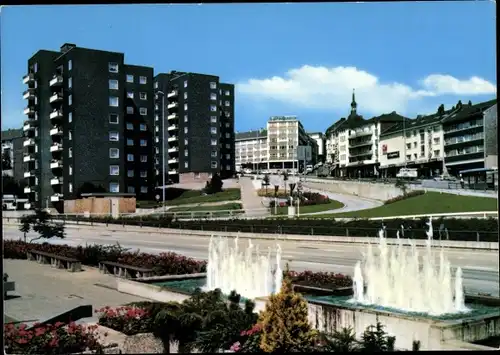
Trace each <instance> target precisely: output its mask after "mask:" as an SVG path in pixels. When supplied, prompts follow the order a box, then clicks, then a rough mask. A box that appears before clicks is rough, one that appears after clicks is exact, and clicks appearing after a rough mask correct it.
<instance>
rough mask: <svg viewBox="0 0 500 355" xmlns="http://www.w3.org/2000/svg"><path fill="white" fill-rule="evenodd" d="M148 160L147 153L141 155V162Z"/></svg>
mask: <svg viewBox="0 0 500 355" xmlns="http://www.w3.org/2000/svg"><path fill="white" fill-rule="evenodd" d="M147 161H148V156H147V155H141V163H146V162H147Z"/></svg>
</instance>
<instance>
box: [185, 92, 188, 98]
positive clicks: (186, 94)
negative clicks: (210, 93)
mask: <svg viewBox="0 0 500 355" xmlns="http://www.w3.org/2000/svg"><path fill="white" fill-rule="evenodd" d="M187 98H188V93H187V92H185V93H184V100H187Z"/></svg>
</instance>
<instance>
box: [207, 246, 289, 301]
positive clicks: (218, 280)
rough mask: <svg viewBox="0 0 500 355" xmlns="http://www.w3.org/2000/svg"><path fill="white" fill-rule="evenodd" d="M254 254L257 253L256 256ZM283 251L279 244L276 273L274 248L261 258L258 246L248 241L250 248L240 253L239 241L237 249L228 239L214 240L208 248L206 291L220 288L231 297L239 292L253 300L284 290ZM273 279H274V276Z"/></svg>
mask: <svg viewBox="0 0 500 355" xmlns="http://www.w3.org/2000/svg"><path fill="white" fill-rule="evenodd" d="M254 251H255V253H254ZM280 264H281V248H280V246H279V245H277V248H276V261H275V264H274V265H275V266H276V267H275V270H274V272H273V270H272V268H271V266H272V257H271V249H270V248H269V249H268V252H267V255H260V253H259V250H258V247H254V245H253V244H252V241H251V240H248V247H247V248H246V250H245V251H244V252H240V250H239V247H238V238H235V239H234V246H233V247H231V246H230V245H229V240H228V238H222V237H217V238H214V237H211V238H210V244H209V247H208V263H207V282H206V285H205V287H204V288H205V289H206V290H214V289H216V288H219V289H220V290H221V291H222V293H224V294H229V293H230V292H231V291H232V290H236V291H237V292H238V293H239V294H240V295H241V296H242V297H244V298H248V299H254V298H257V297H264V296H269V295H271V294H273V293H275V292H278V291H279V289H280V287H281V281H282V278H283V271H282V269H281V265H280ZM273 276H274V277H273Z"/></svg>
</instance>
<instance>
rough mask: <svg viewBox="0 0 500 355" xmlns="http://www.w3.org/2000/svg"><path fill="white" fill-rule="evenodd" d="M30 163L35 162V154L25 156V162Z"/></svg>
mask: <svg viewBox="0 0 500 355" xmlns="http://www.w3.org/2000/svg"><path fill="white" fill-rule="evenodd" d="M30 161H35V155H34V154H25V155H24V156H23V162H25V163H27V162H30Z"/></svg>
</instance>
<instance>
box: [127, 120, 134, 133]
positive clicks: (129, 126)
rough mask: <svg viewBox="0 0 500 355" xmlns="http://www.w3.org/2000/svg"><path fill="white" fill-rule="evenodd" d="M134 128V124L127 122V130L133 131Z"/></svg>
mask: <svg viewBox="0 0 500 355" xmlns="http://www.w3.org/2000/svg"><path fill="white" fill-rule="evenodd" d="M133 130H134V124H133V123H130V122H127V131H133Z"/></svg>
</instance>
